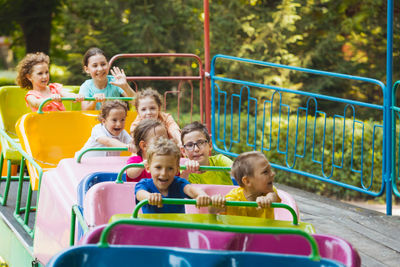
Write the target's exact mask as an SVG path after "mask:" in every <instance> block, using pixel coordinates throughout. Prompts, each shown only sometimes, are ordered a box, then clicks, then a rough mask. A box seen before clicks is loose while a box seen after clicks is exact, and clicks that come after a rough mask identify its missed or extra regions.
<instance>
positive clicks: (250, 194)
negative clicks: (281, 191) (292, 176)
mask: <svg viewBox="0 0 400 267" xmlns="http://www.w3.org/2000/svg"><path fill="white" fill-rule="evenodd" d="M231 173H232V175H233V177H235V180H236V181H237V183H238V184H239V186H240V187H238V188H234V189H232V190H231V191H230V192H229V193H228V194H227V195H226V196H225V198H226V200H231V201H256V202H257V204H258V208H253V207H226V214H228V215H240V216H251V217H261V218H268V219H274V209H273V208H270V205H271V203H272V202H281V199H280V198H279V196H278V193H277V191H276V188H275V186H273V182H274V178H275V173H274V171H273V170H272V169H271V165H270V164H269V162H268V160H267V158H266V157H265V156H264V154H263V153H261V152H259V151H251V152H245V153H243V154H240V155H239V156H238V157H237V158H236V159H235V161H234V162H233V165H232V172H231Z"/></svg>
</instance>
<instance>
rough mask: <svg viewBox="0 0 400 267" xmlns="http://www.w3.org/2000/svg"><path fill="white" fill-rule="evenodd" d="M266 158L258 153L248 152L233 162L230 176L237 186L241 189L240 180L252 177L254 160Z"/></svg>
mask: <svg viewBox="0 0 400 267" xmlns="http://www.w3.org/2000/svg"><path fill="white" fill-rule="evenodd" d="M255 158H265V159H267V157H266V156H265V155H264V154H263V153H261V152H260V151H249V152H244V153H242V154H240V155H239V156H238V157H237V158H236V159H235V161H233V164H232V168H231V175H232V176H233V177H234V178H235V180H236V182H237V183H238V185H239V186H241V187H243V182H242V178H243V177H244V176H247V177H249V176H253V175H254V159H255Z"/></svg>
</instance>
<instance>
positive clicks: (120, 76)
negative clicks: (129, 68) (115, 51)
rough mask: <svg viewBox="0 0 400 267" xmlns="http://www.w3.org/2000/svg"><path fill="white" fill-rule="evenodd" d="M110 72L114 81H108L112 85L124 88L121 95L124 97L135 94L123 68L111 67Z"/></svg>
mask: <svg viewBox="0 0 400 267" xmlns="http://www.w3.org/2000/svg"><path fill="white" fill-rule="evenodd" d="M111 74H112V76H114V78H115V81H113V82H110V83H111V84H112V85H115V86H118V87H120V88H121V89H122V90H124V94H123V96H125V97H133V96H135V91H133V89H132V88H131V87H130V86H129V84H128V81H127V80H126V75H125V72H124V70H123V69H120V68H118V67H113V68H112V69H111Z"/></svg>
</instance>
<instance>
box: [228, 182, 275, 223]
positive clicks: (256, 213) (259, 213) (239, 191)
mask: <svg viewBox="0 0 400 267" xmlns="http://www.w3.org/2000/svg"><path fill="white" fill-rule="evenodd" d="M273 189H274V192H275V193H276V194H278V192H277V191H276V188H275V186H274V187H273ZM225 197H226V200H228V201H249V200H247V199H246V197H245V196H244V192H243V187H237V188H234V189H232V190H231V191H230V192H229V193H228V194H227V195H226V196H225ZM280 201H281V200H280V199H279V202H280ZM226 214H227V215H237V216H250V217H259V218H266V219H274V218H275V216H274V209H273V208H265V209H258V208H253V207H232V206H228V207H226Z"/></svg>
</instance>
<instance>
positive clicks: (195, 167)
mask: <svg viewBox="0 0 400 267" xmlns="http://www.w3.org/2000/svg"><path fill="white" fill-rule="evenodd" d="M185 166H186V170H184V171H181V174H180V177H182V178H185V179H186V178H188V177H189V174H191V173H201V171H199V168H200V163H199V162H198V161H195V160H187V161H186V162H185Z"/></svg>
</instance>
